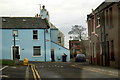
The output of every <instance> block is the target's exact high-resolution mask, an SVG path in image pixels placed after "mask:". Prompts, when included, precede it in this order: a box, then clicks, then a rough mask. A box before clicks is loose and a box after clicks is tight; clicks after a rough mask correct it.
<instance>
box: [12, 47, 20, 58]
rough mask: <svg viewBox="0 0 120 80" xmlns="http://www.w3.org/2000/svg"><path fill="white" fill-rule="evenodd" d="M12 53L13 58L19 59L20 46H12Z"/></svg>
mask: <svg viewBox="0 0 120 80" xmlns="http://www.w3.org/2000/svg"><path fill="white" fill-rule="evenodd" d="M12 55H13V60H15V59H20V48H19V46H15V47H14V46H12Z"/></svg>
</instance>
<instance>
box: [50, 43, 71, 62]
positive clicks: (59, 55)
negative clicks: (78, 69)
mask: <svg viewBox="0 0 120 80" xmlns="http://www.w3.org/2000/svg"><path fill="white" fill-rule="evenodd" d="M51 49H54V53H55V61H62V54H63V53H65V54H66V55H67V59H66V61H67V62H69V61H70V50H68V49H66V48H64V47H62V46H60V45H58V44H56V43H54V42H51ZM58 58H60V60H58Z"/></svg>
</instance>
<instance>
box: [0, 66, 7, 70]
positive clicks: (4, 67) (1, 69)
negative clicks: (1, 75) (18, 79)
mask: <svg viewBox="0 0 120 80" xmlns="http://www.w3.org/2000/svg"><path fill="white" fill-rule="evenodd" d="M7 67H8V66H4V67H3V68H1V69H0V71H1V70H3V69H5V68H7Z"/></svg>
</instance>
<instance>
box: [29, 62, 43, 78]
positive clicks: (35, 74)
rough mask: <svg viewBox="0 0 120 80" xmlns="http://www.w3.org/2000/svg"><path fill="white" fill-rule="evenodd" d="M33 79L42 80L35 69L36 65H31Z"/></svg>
mask: <svg viewBox="0 0 120 80" xmlns="http://www.w3.org/2000/svg"><path fill="white" fill-rule="evenodd" d="M31 69H32V73H33V77H34V79H35V80H41V78H40V75H39V74H38V71H37V70H36V69H35V65H33V64H32V65H31Z"/></svg>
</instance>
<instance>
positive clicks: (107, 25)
mask: <svg viewBox="0 0 120 80" xmlns="http://www.w3.org/2000/svg"><path fill="white" fill-rule="evenodd" d="M106 25H107V26H108V10H106Z"/></svg>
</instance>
